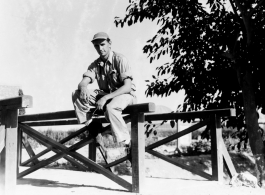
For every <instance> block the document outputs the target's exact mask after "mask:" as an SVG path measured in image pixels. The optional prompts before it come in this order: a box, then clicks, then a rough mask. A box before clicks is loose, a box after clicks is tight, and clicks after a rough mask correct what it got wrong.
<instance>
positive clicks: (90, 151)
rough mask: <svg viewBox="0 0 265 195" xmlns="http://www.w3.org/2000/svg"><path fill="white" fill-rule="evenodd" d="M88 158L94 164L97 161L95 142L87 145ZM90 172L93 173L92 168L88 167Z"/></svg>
mask: <svg viewBox="0 0 265 195" xmlns="http://www.w3.org/2000/svg"><path fill="white" fill-rule="evenodd" d="M88 158H89V159H90V160H92V161H94V162H96V159H97V147H96V143H95V140H94V142H92V143H90V144H89V145H88ZM88 170H89V171H90V172H91V171H93V169H92V167H89V169H88Z"/></svg>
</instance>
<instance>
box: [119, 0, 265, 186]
mask: <svg viewBox="0 0 265 195" xmlns="http://www.w3.org/2000/svg"><path fill="white" fill-rule="evenodd" d="M264 2H265V1H264V0H244V1H239V0H208V1H207V4H205V5H203V4H202V3H201V2H199V1H198V0H186V1H177V0H135V1H134V0H131V1H130V4H129V6H128V7H127V13H126V15H125V17H124V18H122V19H121V18H118V17H116V18H115V23H116V25H117V26H119V25H120V26H121V27H123V26H124V24H126V23H127V24H128V25H129V26H130V25H132V24H135V23H137V22H142V21H143V20H144V19H149V20H152V21H154V22H157V23H158V24H160V29H159V30H158V32H157V33H156V35H155V36H154V37H153V38H151V39H150V40H148V41H147V44H146V45H145V46H144V48H143V52H144V53H147V54H148V57H149V58H150V62H151V63H152V61H153V60H155V59H159V57H160V56H161V55H169V56H170V57H171V59H172V61H171V62H168V63H166V64H163V65H161V66H160V67H158V68H157V77H155V76H154V78H155V79H154V81H153V82H149V83H148V88H147V90H146V94H147V96H152V95H154V94H157V95H160V96H163V95H165V96H168V95H170V94H171V93H172V92H178V91H179V90H181V89H184V90H185V93H186V94H185V95H186V96H185V100H184V104H183V109H182V111H192V110H202V109H213V108H227V107H234V108H236V111H237V118H238V119H239V120H238V121H241V122H240V123H238V124H237V125H238V127H241V126H243V125H244V123H245V125H246V129H247V132H248V136H249V140H250V147H251V150H252V153H253V156H254V158H255V161H256V165H257V178H258V180H259V184H260V185H262V184H261V183H262V174H263V173H264V151H265V149H264V146H263V143H262V139H261V136H260V134H259V132H258V129H259V125H258V116H257V109H260V108H262V110H263V112H265V101H264V100H265V89H264V88H265V79H264V78H263V74H264V73H265V67H264V65H263V64H264V60H263V58H262V57H263V56H264V54H265V44H264V43H265V37H264V33H265V17H264V13H265V3H264ZM164 75H171V78H170V79H163V76H164ZM243 119H244V120H243Z"/></svg>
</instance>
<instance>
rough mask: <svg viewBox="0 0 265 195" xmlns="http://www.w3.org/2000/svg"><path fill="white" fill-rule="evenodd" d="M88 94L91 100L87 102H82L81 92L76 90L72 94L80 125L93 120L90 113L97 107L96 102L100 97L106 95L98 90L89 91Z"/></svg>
mask: <svg viewBox="0 0 265 195" xmlns="http://www.w3.org/2000/svg"><path fill="white" fill-rule="evenodd" d="M88 92H89V98H88V101H87V102H84V101H82V100H80V91H79V90H76V91H74V92H73V93H72V101H73V105H74V109H75V114H76V117H77V119H78V122H79V124H82V123H84V122H86V121H88V120H90V119H91V117H92V116H91V115H90V113H89V111H90V109H91V108H92V107H95V105H96V101H97V100H98V99H99V97H102V96H103V95H104V94H106V93H104V92H102V91H100V90H97V89H96V90H95V89H88Z"/></svg>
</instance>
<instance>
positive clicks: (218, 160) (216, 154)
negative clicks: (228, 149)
mask: <svg viewBox="0 0 265 195" xmlns="http://www.w3.org/2000/svg"><path fill="white" fill-rule="evenodd" d="M211 123H212V128H211V150H212V179H213V180H215V181H219V183H222V182H223V167H224V166H223V152H222V141H223V140H222V139H223V138H222V128H221V119H220V117H219V116H217V115H216V114H215V115H213V116H212V117H211Z"/></svg>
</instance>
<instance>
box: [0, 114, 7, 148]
mask: <svg viewBox="0 0 265 195" xmlns="http://www.w3.org/2000/svg"><path fill="white" fill-rule="evenodd" d="M0 119H1V118H0ZM5 139H6V128H5V126H4V125H1V122H0V153H1V151H2V150H3V149H4V147H5V143H6V140H5Z"/></svg>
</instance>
